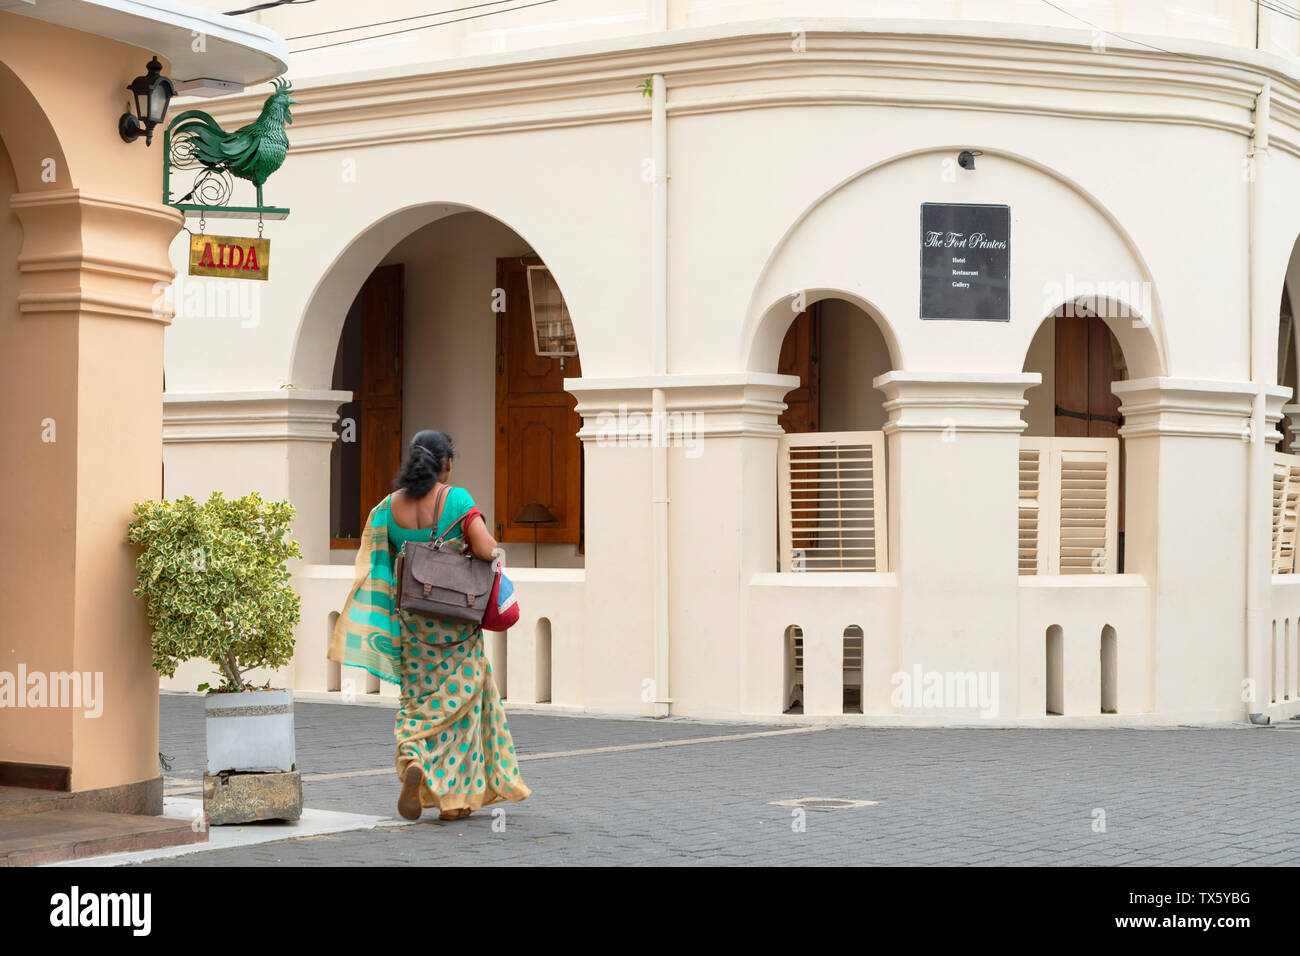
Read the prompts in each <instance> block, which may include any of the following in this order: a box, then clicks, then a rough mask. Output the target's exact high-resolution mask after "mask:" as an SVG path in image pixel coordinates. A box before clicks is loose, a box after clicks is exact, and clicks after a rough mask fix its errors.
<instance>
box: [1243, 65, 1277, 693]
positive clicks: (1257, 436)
mask: <svg viewBox="0 0 1300 956" xmlns="http://www.w3.org/2000/svg"><path fill="white" fill-rule="evenodd" d="M1271 95H1272V88H1271V86H1270V84H1269V83H1268V82H1267V81H1266V82H1265V83H1264V86H1263V88H1262V89H1261V90H1260V92H1259V95H1258V96H1257V97H1256V98H1255V123H1254V129H1253V131H1252V133H1251V139H1250V160H1251V163H1252V165H1253V167H1254V168H1253V170H1252V175H1251V176H1250V177H1249V180H1248V182H1247V195H1248V199H1247V216H1248V220H1249V241H1248V254H1249V257H1250V259H1249V273H1248V277H1249V282H1250V377H1251V381H1252V382H1253V383H1254V384H1255V398H1254V401H1253V402H1252V403H1251V409H1250V428H1251V444H1250V457H1249V460H1248V466H1247V470H1246V481H1247V483H1248V484H1247V487H1246V522H1247V523H1246V660H1245V665H1246V671H1245V674H1246V677H1247V678H1249V679H1251V680H1253V681H1255V688H1254V689H1255V694H1254V696H1255V699H1254V700H1253V701H1246V702H1245V712H1246V718H1247V719H1250V716H1251V714H1254V713H1258V711H1259V710H1260V700H1261V696H1260V695H1262V694H1267V693H1268V690H1267V689H1266V688H1265V687H1263V685H1262V683H1261V682H1260V680H1259V675H1258V674H1257V673H1256V668H1257V667H1258V666H1259V665H1260V664H1261V663H1262V662H1261V661H1258V660H1256V653H1255V652H1256V649H1257V648H1258V647H1259V646H1260V644H1261V643H1262V641H1263V639H1264V628H1265V627H1266V625H1267V619H1266V618H1267V615H1266V613H1265V607H1266V606H1267V605H1268V603H1269V591H1270V586H1271V580H1272V560H1271V550H1272V549H1271V547H1270V537H1271V535H1270V532H1269V528H1270V524H1269V512H1270V510H1271V506H1272V502H1271V500H1270V499H1269V498H1268V497H1266V496H1265V494H1264V491H1265V489H1266V488H1268V487H1271V483H1270V482H1269V480H1268V475H1269V473H1270V471H1271V465H1270V461H1271V458H1272V456H1271V455H1270V454H1269V452H1270V450H1271V449H1270V447H1269V445H1268V444H1267V443H1266V442H1265V440H1264V433H1265V429H1266V427H1267V424H1266V422H1265V416H1264V411H1265V404H1264V403H1265V393H1264V386H1265V384H1266V383H1267V382H1268V381H1269V379H1270V376H1271V374H1272V372H1271V371H1270V365H1271V366H1272V367H1273V368H1276V361H1277V356H1276V347H1277V340H1276V335H1274V336H1273V341H1272V342H1270V341H1269V336H1268V330H1269V328H1270V323H1269V320H1268V313H1269V304H1268V301H1267V297H1266V294H1265V293H1266V290H1267V283H1266V281H1265V276H1264V275H1263V266H1264V227H1263V215H1262V212H1263V209H1262V206H1261V204H1260V203H1261V200H1260V192H1261V185H1262V182H1263V178H1264V169H1265V165H1266V164H1265V162H1264V160H1265V159H1266V158H1267V155H1268V120H1269V104H1270V98H1271ZM1272 309H1273V311H1274V313H1276V311H1277V303H1276V302H1274V303H1273V306H1272Z"/></svg>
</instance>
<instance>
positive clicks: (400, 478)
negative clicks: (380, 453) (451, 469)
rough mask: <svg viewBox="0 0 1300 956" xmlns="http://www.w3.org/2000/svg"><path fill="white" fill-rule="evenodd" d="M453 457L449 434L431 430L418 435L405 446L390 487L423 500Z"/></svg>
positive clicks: (453, 451)
mask: <svg viewBox="0 0 1300 956" xmlns="http://www.w3.org/2000/svg"><path fill="white" fill-rule="evenodd" d="M454 454H455V450H454V449H453V448H452V444H451V436H450V435H447V434H446V433H444V432H439V431H434V430H432V429H425V430H424V431H422V432H417V433H416V435H415V437H414V438H412V439H411V444H410V445H408V446H407V449H406V457H405V458H404V459H402V467H401V470H400V471H398V473H397V477H396V478H395V479H393V487H394V488H401V489H402V490H404V491H405V492H406V493H407V494H408V495H410V496H411V497H413V498H423V497H424V496H425V495H426V494H428V493H429V489H430V488H432V487H433V486H434V485H435V484H436V483H437V481H438V479H439V478H441V477H442V473H443V471H444V470H445V469H446V467H447V462H448V461H450V460H451V458H452V456H453V455H454Z"/></svg>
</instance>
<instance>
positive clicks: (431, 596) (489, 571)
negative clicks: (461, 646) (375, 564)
mask: <svg viewBox="0 0 1300 956" xmlns="http://www.w3.org/2000/svg"><path fill="white" fill-rule="evenodd" d="M449 491H451V488H450V487H449V486H445V485H444V486H443V489H442V491H441V492H440V493H439V495H438V505H437V508H436V509H435V511H434V519H433V526H434V527H435V528H436V527H437V526H438V519H439V518H440V517H441V516H442V509H443V507H444V506H445V505H446V501H447V494H448V492H449ZM468 513H469V512H466V514H468ZM464 517H465V515H461V516H460V518H457V519H456V520H455V521H453V522H452V523H451V524H450V525H448V526H447V530H446V531H444V532H443V533H442V534H440V535H439V536H438V537H436V538H434V539H433V540H432V541H419V542H410V543H408V544H407V545H406V547H405V548H404V549H403V551H402V553H401V554H399V555H398V556H397V564H396V566H395V568H394V573H393V578H394V580H395V581H396V582H397V606H398V608H399V609H400V610H403V611H407V612H409V613H412V614H419V615H422V616H424V617H433V618H438V619H439V620H447V621H461V622H464V623H466V624H482V623H483V614H484V612H486V611H487V605H488V595H489V594H490V593H491V591H492V581H493V580H494V578H495V577H496V571H495V569H494V567H493V565H492V562H491V561H485V560H483V559H482V558H478V557H475V556H474V552H473V550H472V549H471V548H470V546H469V540H468V539H466V541H465V550H464V551H463V552H462V551H457V550H455V549H454V548H449V547H444V539H445V538H446V537H447V535H449V534H450V533H451V531H452V529H453V528H455V527H456V525H457V524H459V523H460V521H461V520H462V519H463V518H464Z"/></svg>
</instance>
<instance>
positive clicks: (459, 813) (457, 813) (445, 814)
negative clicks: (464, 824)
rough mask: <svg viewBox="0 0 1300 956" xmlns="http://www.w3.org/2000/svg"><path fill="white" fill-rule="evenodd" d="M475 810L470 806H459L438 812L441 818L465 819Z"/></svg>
mask: <svg viewBox="0 0 1300 956" xmlns="http://www.w3.org/2000/svg"><path fill="white" fill-rule="evenodd" d="M473 812H474V811H473V810H471V809H470V808H469V807H458V808H457V809H455V810H443V811H442V812H441V813H439V814H438V819H439V820H464V819H465V818H466V817H467V816H469V815H470V814H471V813H473Z"/></svg>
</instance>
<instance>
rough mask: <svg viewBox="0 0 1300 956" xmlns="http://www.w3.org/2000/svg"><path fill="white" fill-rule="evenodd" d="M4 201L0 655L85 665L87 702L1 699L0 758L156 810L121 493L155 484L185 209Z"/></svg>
mask: <svg viewBox="0 0 1300 956" xmlns="http://www.w3.org/2000/svg"><path fill="white" fill-rule="evenodd" d="M9 204H10V207H11V208H12V209H13V212H14V213H15V215H16V216H17V217H18V219H19V221H20V222H21V224H22V237H23V238H22V249H21V252H20V254H19V256H18V263H17V272H18V275H19V288H18V294H17V309H16V312H15V313H14V314H13V315H12V316H10V315H5V316H4V322H5V323H6V325H7V328H6V329H5V335H4V337H5V350H4V356H3V361H4V375H3V376H0V379H2V380H3V381H2V384H0V395H3V402H4V407H5V415H4V416H2V417H0V429H2V430H3V438H4V440H3V446H4V448H5V450H6V453H7V455H8V456H9V458H8V463H7V465H6V468H5V477H4V479H3V482H2V483H3V486H4V497H5V500H6V501H7V502H8V503H9V507H10V509H11V511H10V514H11V520H10V522H9V523H8V525H7V527H6V535H7V539H8V544H9V547H7V548H6V549H5V557H4V558H3V561H4V562H5V563H6V565H7V566H6V567H5V568H4V569H3V572H2V573H0V579H3V580H4V581H5V582H6V585H5V596H4V609H5V614H6V618H7V622H8V632H9V639H8V640H7V642H6V646H7V649H8V651H9V653H8V654H6V655H5V657H6V662H5V663H4V664H2V665H0V668H3V669H4V670H7V671H16V670H17V668H18V665H20V664H22V665H24V666H25V668H26V670H27V671H28V673H29V674H30V673H33V672H38V673H43V674H45V675H49V674H51V673H53V672H60V673H65V674H75V675H80V676H81V678H82V687H81V688H80V689H82V690H84V691H90V693H91V694H92V695H93V697H94V701H93V702H91V701H90V700H88V699H85V698H84V697H83V699H82V700H81V702H80V704H79V705H78V704H77V703H76V702H75V699H74V702H73V704H72V705H71V706H68V701H66V700H60V701H59V702H58V703H59V705H58V706H51V704H53V703H55V702H54V701H53V700H52V699H51V698H50V697H48V696H47V698H46V703H45V706H43V707H41V708H36V709H23V710H9V709H6V710H4V711H3V712H0V720H2V721H3V722H4V728H3V731H2V732H0V737H2V738H3V739H4V740H5V741H6V742H7V744H9V745H10V749H9V752H8V753H6V754H5V755H4V760H5V762H6V764H5V766H6V767H12V766H13V765H15V764H25V765H28V767H29V768H30V767H32V766H35V767H37V769H38V771H39V774H42V775H43V776H42V777H41V779H40V780H39V781H37V782H35V783H34V785H36V786H48V787H53V788H56V789H59V788H70V789H72V790H75V791H79V792H80V791H90V790H97V791H105V795H104V798H103V799H104V800H105V801H106V802H105V805H106V806H110V807H113V808H117V809H127V810H135V811H137V812H155V813H157V812H161V808H162V784H161V777H160V776H159V771H158V757H157V749H158V747H157V745H158V677H157V674H156V673H155V672H154V670H153V668H152V666H151V662H152V652H151V650H150V646H149V627H148V623H147V618H146V615H145V612H144V608H143V606H142V605H141V602H140V601H138V600H137V599H136V598H135V597H134V596H133V595H132V593H131V592H132V589H133V588H134V586H135V578H136V569H135V558H136V553H135V549H134V548H132V547H131V546H130V545H128V544H127V542H126V526H127V524H128V522H129V521H130V520H131V508H132V505H133V504H134V503H135V502H137V501H140V500H143V499H147V498H157V497H158V496H159V494H160V493H161V490H162V488H161V485H162V481H161V461H160V449H159V434H160V432H161V418H162V400H161V396H162V345H163V329H164V327H165V326H166V325H167V323H168V321H169V320H170V313H169V312H168V311H167V310H166V309H165V308H163V307H162V304H161V302H160V299H159V297H158V294H157V291H156V290H157V289H159V288H161V287H163V286H164V285H165V284H166V283H167V282H170V280H171V278H172V274H173V273H172V269H171V265H170V263H169V261H168V258H167V248H168V244H169V243H170V241H171V239H172V238H173V237H174V236H175V234H176V232H177V231H178V230H179V228H180V226H181V217H180V214H179V213H177V212H176V211H174V210H172V209H169V208H167V207H165V206H161V205H157V204H153V203H143V202H135V201H129V200H125V199H120V198H116V197H111V196H102V195H93V194H90V193H86V192H84V191H81V190H77V189H62V190H48V191H42V192H30V193H17V194H14V195H13V196H12V197H10V200H9ZM87 675H88V676H89V678H90V680H89V684H88V685H87V683H86V682H85V679H86V677H87ZM47 692H48V693H53V683H52V682H51V684H50V685H49V686H48V687H47ZM56 778H59V779H56Z"/></svg>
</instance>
